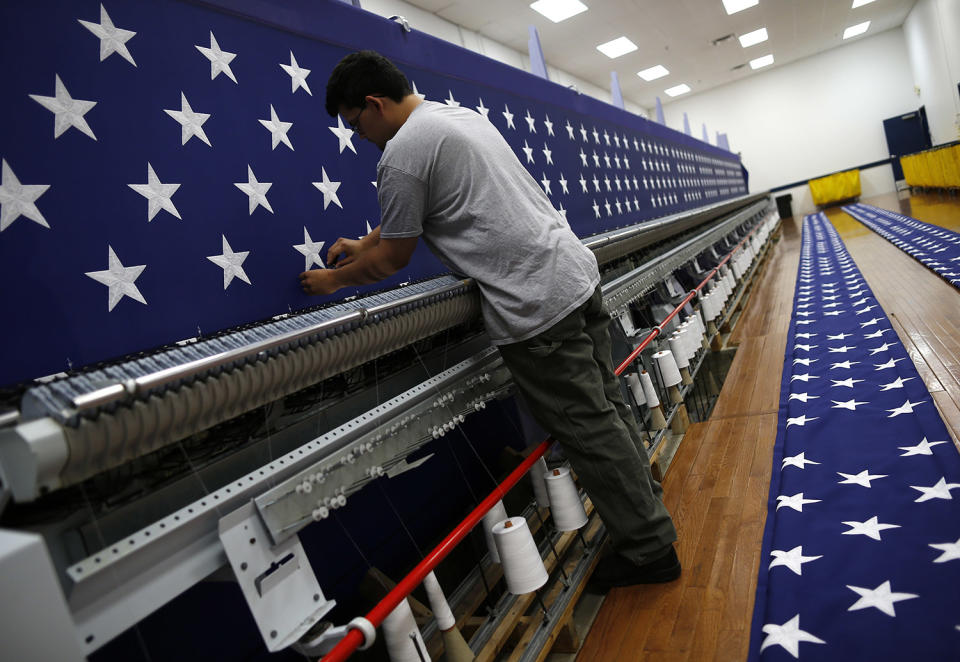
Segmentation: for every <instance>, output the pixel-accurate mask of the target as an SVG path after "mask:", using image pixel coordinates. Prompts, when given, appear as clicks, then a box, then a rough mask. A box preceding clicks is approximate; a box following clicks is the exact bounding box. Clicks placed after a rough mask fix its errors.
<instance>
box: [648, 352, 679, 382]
mask: <svg viewBox="0 0 960 662" xmlns="http://www.w3.org/2000/svg"><path fill="white" fill-rule="evenodd" d="M653 361H654V363H653V365H654V366H656V370H657V377H659V378H660V383H661V384H663V385H664V386H676V385H677V384H679V383H680V379H681V378H680V368H679V367H678V366H677V362H676V360H674V358H673V353H671V352H670V350H669V349H664V350H662V351H659V352H657V353H656V354H654V355H653Z"/></svg>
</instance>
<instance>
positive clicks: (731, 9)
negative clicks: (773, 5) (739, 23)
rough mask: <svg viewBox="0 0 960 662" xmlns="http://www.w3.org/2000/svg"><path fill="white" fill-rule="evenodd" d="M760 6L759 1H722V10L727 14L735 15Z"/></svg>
mask: <svg viewBox="0 0 960 662" xmlns="http://www.w3.org/2000/svg"><path fill="white" fill-rule="evenodd" d="M758 4H760V0H723V8H724V9H726V10H727V14H736V13H737V12H738V11H743V10H744V9H750V8H751V7H754V6H756V5H758Z"/></svg>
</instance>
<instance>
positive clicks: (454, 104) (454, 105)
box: [443, 90, 460, 108]
mask: <svg viewBox="0 0 960 662" xmlns="http://www.w3.org/2000/svg"><path fill="white" fill-rule="evenodd" d="M447 92H448V93H449V94H448V95H447V98H446V99H444V100H443V102H444V103H445V104H447V105H448V106H450V107H451V108H459V106H460V102H459V101H457V100H456V99H454V98H453V90H447Z"/></svg>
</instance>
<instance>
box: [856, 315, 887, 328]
mask: <svg viewBox="0 0 960 662" xmlns="http://www.w3.org/2000/svg"><path fill="white" fill-rule="evenodd" d="M882 319H883V318H882V317H874V318H873V319H872V320H870V321H869V322H860V328H861V329H863V328H866V327H868V326H874V325H875V324H876V323H877V322H879V321H880V320H882Z"/></svg>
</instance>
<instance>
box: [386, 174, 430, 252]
mask: <svg viewBox="0 0 960 662" xmlns="http://www.w3.org/2000/svg"><path fill="white" fill-rule="evenodd" d="M377 198H378V199H379V201H380V236H381V237H382V238H384V239H403V238H406V237H419V236H420V235H421V234H423V220H424V217H425V216H426V211H427V185H426V183H425V182H423V181H422V180H420V179H419V178H417V177H414V176H413V175H410V174H408V173H406V172H403V171H402V170H398V169H396V168H392V167H390V166H383V167H381V168H380V170H379V172H378V173H377Z"/></svg>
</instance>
